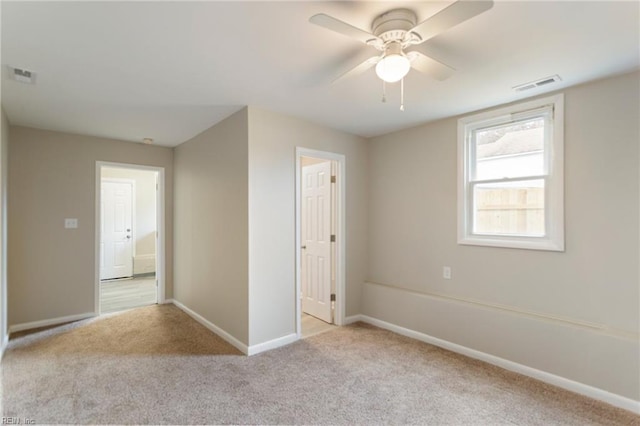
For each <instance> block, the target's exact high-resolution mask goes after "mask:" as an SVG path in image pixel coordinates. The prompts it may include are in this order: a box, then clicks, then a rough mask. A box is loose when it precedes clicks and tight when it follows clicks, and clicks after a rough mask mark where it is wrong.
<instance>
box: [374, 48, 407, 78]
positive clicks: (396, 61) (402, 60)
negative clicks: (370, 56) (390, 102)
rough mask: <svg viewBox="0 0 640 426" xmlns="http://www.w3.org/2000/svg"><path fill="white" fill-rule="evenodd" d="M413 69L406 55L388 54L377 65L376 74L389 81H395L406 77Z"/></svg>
mask: <svg viewBox="0 0 640 426" xmlns="http://www.w3.org/2000/svg"><path fill="white" fill-rule="evenodd" d="M410 69H411V63H410V62H409V59H408V58H407V57H406V56H404V55H399V54H393V55H387V56H385V57H384V58H382V60H381V61H380V62H378V64H377V65H376V74H377V75H378V77H380V79H381V80H384V81H386V82H387V83H395V82H396V81H400V80H402V79H403V78H404V76H405V75H407V73H408V72H409V70H410Z"/></svg>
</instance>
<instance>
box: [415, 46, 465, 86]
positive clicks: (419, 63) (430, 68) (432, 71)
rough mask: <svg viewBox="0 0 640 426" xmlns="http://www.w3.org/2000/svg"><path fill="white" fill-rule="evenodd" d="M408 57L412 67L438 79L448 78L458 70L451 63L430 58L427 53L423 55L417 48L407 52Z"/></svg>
mask: <svg viewBox="0 0 640 426" xmlns="http://www.w3.org/2000/svg"><path fill="white" fill-rule="evenodd" d="M407 57H408V58H409V60H410V61H411V68H413V69H416V70H418V71H420V72H422V73H425V74H427V75H428V76H431V77H433V78H435V79H436V80H440V81H442V80H446V79H447V78H449V77H451V76H452V75H453V73H454V72H455V71H456V70H454V69H453V68H451V67H450V66H449V65H445V64H443V63H442V62H439V61H436V60H435V59H433V58H430V57H429V56H427V55H423V54H422V53H420V52H416V51H415V50H414V51H411V52H407Z"/></svg>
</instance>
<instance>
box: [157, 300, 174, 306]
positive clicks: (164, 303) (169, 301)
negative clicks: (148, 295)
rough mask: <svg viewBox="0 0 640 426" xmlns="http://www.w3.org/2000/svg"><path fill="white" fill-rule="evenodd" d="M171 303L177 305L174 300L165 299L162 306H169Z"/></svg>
mask: <svg viewBox="0 0 640 426" xmlns="http://www.w3.org/2000/svg"><path fill="white" fill-rule="evenodd" d="M169 303H173V304H174V305H175V302H174V300H173V299H164V301H162V302H160V304H161V305H168V304H169ZM176 306H178V305H176Z"/></svg>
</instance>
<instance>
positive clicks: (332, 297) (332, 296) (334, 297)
mask: <svg viewBox="0 0 640 426" xmlns="http://www.w3.org/2000/svg"><path fill="white" fill-rule="evenodd" d="M331 301H332V302H335V301H336V295H335V293H334V294H332V295H331Z"/></svg>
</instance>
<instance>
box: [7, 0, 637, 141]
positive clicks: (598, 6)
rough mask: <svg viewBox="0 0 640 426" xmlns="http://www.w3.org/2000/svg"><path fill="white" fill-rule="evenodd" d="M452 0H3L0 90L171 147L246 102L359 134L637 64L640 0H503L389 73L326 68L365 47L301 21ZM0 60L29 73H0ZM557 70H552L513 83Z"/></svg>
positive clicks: (26, 110)
mask: <svg viewBox="0 0 640 426" xmlns="http://www.w3.org/2000/svg"><path fill="white" fill-rule="evenodd" d="M450 3H451V1H449V2H399V1H398V2H393V3H390V2H385V3H383V2H280V1H273V2H268V1H262V2H242V1H232V2H195V3H191V2H189V3H187V2H135V3H133V2H42V3H40V2H9V1H2V3H1V8H2V9H1V13H2V65H3V71H2V73H3V78H2V105H3V107H4V109H5V111H6V113H7V116H8V118H9V121H10V122H11V123H12V124H15V125H23V126H30V127H37V128H43V129H51V130H58V131H65V132H71V133H80V134H88V135H95V136H103V137H109V138H116V139H123V140H130V141H138V142H139V141H141V140H142V138H144V137H152V138H154V139H155V141H156V143H157V144H159V145H165V146H175V145H178V144H180V143H182V142H184V141H185V140H188V139H189V138H191V137H193V136H195V135H196V134H198V133H200V132H202V131H203V130H205V129H207V128H209V127H211V126H212V125H214V124H215V123H217V122H219V121H220V120H222V119H224V118H225V117H227V116H229V115H230V114H232V113H233V112H235V111H237V110H239V109H240V108H242V106H244V105H253V106H257V107H261V108H266V109H269V110H273V111H278V112H281V113H285V114H289V115H293V116H297V117H301V118H304V119H308V120H311V121H314V122H317V123H320V124H324V125H326V126H329V127H332V128H335V129H340V130H343V131H346V132H349V133H354V134H358V135H362V136H373V135H379V134H383V133H387V132H390V131H394V130H398V129H401V128H406V127H410V126H413V125H416V124H419V123H424V122H427V121H430V120H434V119H437V118H442V117H445V116H451V115H455V114H460V113H464V112H468V111H473V110H477V109H480V108H483V107H487V106H492V105H497V104H501V103H505V102H510V101H513V100H516V99H519V98H523V97H529V96H532V95H536V94H539V93H542V92H543V91H551V90H557V89H559V88H562V87H566V86H571V85H574V84H577V83H581V82H584V81H589V80H593V79H597V78H601V77H605V76H608V75H612V74H617V73H623V72H627V71H631V70H633V69H637V68H638V67H639V66H640V47H639V45H640V41H639V40H640V31H639V28H640V3H638V2H636V1H631V2H606V1H604V2H576V1H572V2H569V1H555V2H542V1H530V2H507V1H497V2H496V4H495V5H494V7H493V8H492V9H491V10H489V11H488V12H485V13H483V14H481V15H479V16H477V17H475V18H473V19H471V20H469V21H467V22H464V23H462V24H460V25H459V26H457V27H454V28H452V29H450V30H449V31H447V32H445V33H444V34H442V35H439V36H437V37H435V38H433V39H431V40H429V41H428V42H426V43H424V44H422V45H421V46H419V48H420V50H422V51H423V52H424V53H427V54H429V55H431V56H433V57H435V58H437V59H439V60H440V61H442V62H444V63H446V64H448V65H450V66H452V67H454V68H455V69H457V72H456V73H455V75H454V76H453V77H451V78H450V79H448V80H446V81H443V82H439V81H435V80H431V79H430V78H429V77H428V76H426V75H423V74H420V73H418V72H416V71H413V70H412V71H411V72H410V74H409V76H408V77H407V78H406V79H405V88H406V93H405V108H406V110H405V111H404V112H401V111H399V109H398V106H399V88H398V85H397V84H395V85H390V86H387V89H388V92H389V93H388V95H387V97H388V101H387V103H381V102H380V99H381V90H382V85H381V82H380V80H378V78H377V77H376V76H375V71H374V70H373V69H372V70H370V71H368V72H367V73H365V74H364V75H361V76H359V77H356V78H353V79H350V80H347V81H344V82H341V83H339V84H336V85H333V86H331V85H329V82H330V81H331V80H332V79H333V78H335V77H336V76H338V75H339V74H341V73H342V72H343V71H344V70H346V69H348V68H349V65H355V64H357V63H358V62H359V61H361V60H363V59H365V58H366V57H369V56H372V54H374V53H375V50H373V49H372V48H370V47H367V46H365V45H363V44H360V43H358V42H357V41H354V40H351V39H349V38H346V37H344V36H342V35H340V34H336V33H333V32H330V31H328V30H326V29H323V28H321V27H318V26H315V25H313V24H310V23H309V22H308V19H309V17H310V16H312V15H314V14H316V13H320V12H324V13H327V14H329V15H332V16H334V17H336V18H339V19H342V20H344V21H347V22H349V23H352V24H353V25H355V26H358V27H360V28H363V29H365V30H370V25H371V21H372V19H373V18H374V17H375V16H377V15H379V14H380V13H383V12H385V11H387V10H389V9H393V8H397V7H408V8H410V9H413V10H414V11H415V12H416V13H417V15H418V19H419V21H422V20H424V19H426V18H428V17H429V16H431V15H432V14H434V13H436V12H437V11H438V10H440V9H442V8H444V7H446V6H447V5H448V4H450ZM7 66H14V67H18V68H26V69H29V70H32V71H34V72H36V73H37V84H35V85H25V84H21V83H17V82H15V81H12V80H10V79H8V77H7V76H8V74H9V73H7V72H6V68H7ZM553 74H559V75H560V76H561V77H562V82H560V83H556V84H554V85H549V86H547V87H545V88H544V89H543V88H539V89H533V90H531V91H527V92H522V93H516V92H514V91H513V90H512V87H513V86H515V85H518V84H520V83H526V82H529V81H532V80H537V79H539V78H542V77H547V76H550V75H553Z"/></svg>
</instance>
